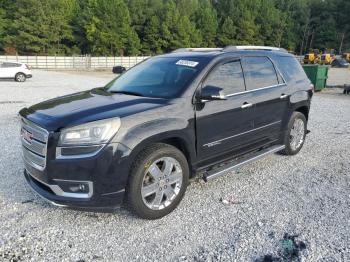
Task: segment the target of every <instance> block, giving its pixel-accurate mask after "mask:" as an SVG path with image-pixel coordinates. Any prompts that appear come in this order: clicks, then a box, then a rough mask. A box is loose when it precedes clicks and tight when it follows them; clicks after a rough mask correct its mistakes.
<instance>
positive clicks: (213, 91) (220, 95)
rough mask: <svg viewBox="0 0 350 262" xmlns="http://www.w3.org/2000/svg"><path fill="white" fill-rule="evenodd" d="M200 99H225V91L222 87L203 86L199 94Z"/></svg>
mask: <svg viewBox="0 0 350 262" xmlns="http://www.w3.org/2000/svg"><path fill="white" fill-rule="evenodd" d="M199 98H200V100H201V101H203V100H207V101H212V100H226V96H225V93H224V91H223V89H222V88H220V87H217V86H205V87H203V88H202V90H201V93H200V96H199Z"/></svg>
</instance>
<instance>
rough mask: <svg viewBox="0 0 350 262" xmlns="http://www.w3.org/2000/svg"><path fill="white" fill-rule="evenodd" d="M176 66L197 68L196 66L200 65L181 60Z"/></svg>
mask: <svg viewBox="0 0 350 262" xmlns="http://www.w3.org/2000/svg"><path fill="white" fill-rule="evenodd" d="M176 64H177V65H182V66H189V67H196V65H198V62H195V61H189V60H179V61H177V62H176Z"/></svg>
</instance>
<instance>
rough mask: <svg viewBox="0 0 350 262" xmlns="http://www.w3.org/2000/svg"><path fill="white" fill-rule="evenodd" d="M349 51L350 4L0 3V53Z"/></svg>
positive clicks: (283, 0)
mask: <svg viewBox="0 0 350 262" xmlns="http://www.w3.org/2000/svg"><path fill="white" fill-rule="evenodd" d="M227 45H270V46H280V47H284V48H286V49H288V50H291V51H295V52H296V53H304V52H305V51H307V50H308V49H309V48H317V49H321V50H322V49H337V50H338V51H339V49H341V50H342V51H345V50H347V49H348V50H349V49H350V1H349V0H1V1H0V52H1V51H2V52H6V53H9V54H13V53H18V54H23V55H33V54H35V55H44V54H45V55H55V54H57V55H62V54H66V55H71V54H92V55H104V56H108V55H113V56H119V55H139V54H143V55H153V54H159V53H164V52H169V51H171V50H174V49H176V48H180V47H217V46H227Z"/></svg>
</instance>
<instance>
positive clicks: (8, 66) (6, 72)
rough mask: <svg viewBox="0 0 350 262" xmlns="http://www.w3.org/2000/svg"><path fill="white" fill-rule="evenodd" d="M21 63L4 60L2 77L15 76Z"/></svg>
mask: <svg viewBox="0 0 350 262" xmlns="http://www.w3.org/2000/svg"><path fill="white" fill-rule="evenodd" d="M20 66H21V65H20V64H17V63H10V62H4V63H2V65H1V68H0V71H1V73H0V77H2V78H14V77H15V75H16V73H17V72H18V69H19V68H20Z"/></svg>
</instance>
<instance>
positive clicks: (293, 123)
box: [283, 112, 307, 155]
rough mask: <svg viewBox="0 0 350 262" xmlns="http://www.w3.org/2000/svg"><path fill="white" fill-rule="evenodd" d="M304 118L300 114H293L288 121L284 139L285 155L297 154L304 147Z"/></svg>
mask: <svg viewBox="0 0 350 262" xmlns="http://www.w3.org/2000/svg"><path fill="white" fill-rule="evenodd" d="M306 126H307V125H306V118H305V115H304V114H302V113H300V112H294V113H293V114H292V117H291V118H290V120H289V123H288V128H287V131H286V133H285V137H284V145H285V149H284V150H283V153H284V154H285V155H295V154H297V153H298V152H299V151H300V150H301V148H302V147H303V145H304V142H305V137H306V130H307V129H306Z"/></svg>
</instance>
